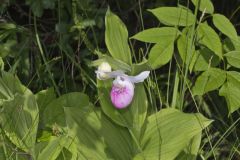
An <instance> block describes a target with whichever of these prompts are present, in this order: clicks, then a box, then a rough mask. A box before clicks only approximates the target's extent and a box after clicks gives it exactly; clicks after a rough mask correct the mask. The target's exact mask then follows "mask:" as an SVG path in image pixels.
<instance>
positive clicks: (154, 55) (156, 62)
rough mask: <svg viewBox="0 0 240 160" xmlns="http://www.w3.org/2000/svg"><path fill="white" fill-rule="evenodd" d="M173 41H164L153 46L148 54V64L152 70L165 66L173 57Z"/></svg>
mask: <svg viewBox="0 0 240 160" xmlns="http://www.w3.org/2000/svg"><path fill="white" fill-rule="evenodd" d="M173 49H174V39H169V40H164V41H161V42H159V43H157V44H155V45H154V46H153V47H152V49H151V51H150V52H149V58H148V63H149V65H150V66H151V67H152V69H157V68H159V67H161V66H163V65H165V64H167V63H168V62H169V61H170V60H171V59H172V55H173Z"/></svg>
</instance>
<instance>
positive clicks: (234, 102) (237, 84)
mask: <svg viewBox="0 0 240 160" xmlns="http://www.w3.org/2000/svg"><path fill="white" fill-rule="evenodd" d="M239 89H240V73H239V72H235V71H228V72H227V80H226V82H225V83H224V84H223V86H222V87H221V89H220V90H219V95H221V96H224V97H225V98H226V100H227V103H228V110H229V112H230V113H232V112H234V111H236V110H237V109H238V108H239V107H240V100H239V93H240V92H239Z"/></svg>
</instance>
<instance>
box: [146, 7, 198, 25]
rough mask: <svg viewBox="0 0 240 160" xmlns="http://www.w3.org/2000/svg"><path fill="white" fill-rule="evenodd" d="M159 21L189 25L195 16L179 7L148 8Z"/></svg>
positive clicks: (167, 23)
mask: <svg viewBox="0 0 240 160" xmlns="http://www.w3.org/2000/svg"><path fill="white" fill-rule="evenodd" d="M149 11H150V12H152V13H153V14H154V15H155V16H156V17H157V18H158V20H159V21H160V22H162V23H164V24H166V25H173V26H190V25H193V24H194V21H195V17H194V15H193V14H192V12H191V11H190V10H188V9H185V8H180V7H159V8H156V9H150V10H149Z"/></svg>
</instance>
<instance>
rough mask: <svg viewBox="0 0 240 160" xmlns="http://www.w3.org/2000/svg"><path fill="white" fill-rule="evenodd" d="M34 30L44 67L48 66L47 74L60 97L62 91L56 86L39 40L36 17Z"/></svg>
mask: <svg viewBox="0 0 240 160" xmlns="http://www.w3.org/2000/svg"><path fill="white" fill-rule="evenodd" d="M34 30H35V36H36V40H37V45H38V48H39V51H40V54H41V56H42V59H43V63H44V65H46V69H47V72H48V74H49V76H50V79H51V81H52V84H53V86H54V88H55V90H56V92H57V94H58V96H60V95H61V94H60V91H59V89H58V87H57V84H56V82H55V80H54V78H53V75H52V73H51V71H50V67H49V65H48V63H47V60H46V57H45V55H44V53H43V49H42V45H41V42H40V39H39V36H38V30H37V20H36V16H34Z"/></svg>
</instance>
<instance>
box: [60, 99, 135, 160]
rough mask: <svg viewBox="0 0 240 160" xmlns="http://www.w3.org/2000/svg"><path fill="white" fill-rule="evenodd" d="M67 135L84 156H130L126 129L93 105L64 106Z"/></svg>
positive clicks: (122, 159)
mask: <svg viewBox="0 0 240 160" xmlns="http://www.w3.org/2000/svg"><path fill="white" fill-rule="evenodd" d="M64 111H65V115H66V120H67V126H68V129H69V136H70V137H72V138H73V139H74V140H75V142H74V143H76V145H77V149H78V151H79V152H80V153H82V154H83V155H84V157H86V159H97V160H106V159H118V160H126V159H131V157H132V156H133V151H132V144H133V142H132V140H131V136H130V134H129V133H128V130H127V129H126V128H124V127H120V126H118V125H116V124H114V123H113V122H112V121H111V120H110V119H109V118H107V117H106V116H105V115H104V114H102V113H101V112H100V111H99V110H97V109H94V108H93V107H90V106H87V107H83V106H81V104H79V105H78V107H65V108H64Z"/></svg>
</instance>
